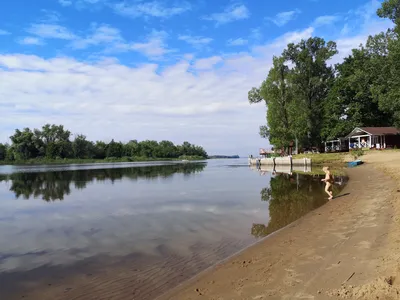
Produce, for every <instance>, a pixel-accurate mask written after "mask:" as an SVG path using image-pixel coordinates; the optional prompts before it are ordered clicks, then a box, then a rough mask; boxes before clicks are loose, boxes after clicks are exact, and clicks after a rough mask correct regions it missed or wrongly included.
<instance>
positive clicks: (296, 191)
mask: <svg viewBox="0 0 400 300" xmlns="http://www.w3.org/2000/svg"><path fill="white" fill-rule="evenodd" d="M322 178H323V176H322V175H321V176H319V175H303V174H296V173H293V174H292V175H289V174H278V175H275V176H273V177H271V181H270V187H269V188H263V189H262V190H261V200H262V201H269V217H270V219H269V222H268V225H265V224H253V226H252V228H251V234H252V235H253V236H255V237H265V236H267V235H269V234H270V233H272V232H274V231H276V230H278V229H281V228H283V227H285V226H286V225H288V224H290V223H292V222H294V221H295V220H297V219H299V218H300V217H302V216H304V215H305V214H306V213H308V212H310V211H311V210H313V209H316V208H318V207H320V206H321V205H323V204H324V203H326V202H327V201H328V200H327V196H326V194H325V192H324V187H325V186H324V183H323V182H321V179H322ZM346 182H347V178H346V177H344V176H335V184H334V186H333V193H334V195H338V193H340V191H341V190H342V189H343V187H344V185H345V183H346Z"/></svg>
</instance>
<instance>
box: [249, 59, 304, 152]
mask: <svg viewBox="0 0 400 300" xmlns="http://www.w3.org/2000/svg"><path fill="white" fill-rule="evenodd" d="M248 99H249V102H250V103H258V102H260V101H262V100H264V101H265V104H266V106H267V126H261V127H260V135H261V136H262V137H265V138H268V139H269V141H270V143H271V144H272V145H274V146H276V147H278V148H281V147H285V146H288V144H289V143H290V142H291V141H293V140H294V139H295V138H297V137H301V136H303V135H304V134H305V133H306V132H307V131H306V110H305V105H304V104H303V103H302V102H300V101H296V100H295V97H294V94H293V89H292V88H291V70H290V69H289V67H288V66H287V65H286V64H285V58H284V57H274V58H273V67H272V68H271V69H270V71H269V73H268V77H267V79H266V80H265V81H264V82H263V83H262V84H261V87H260V88H259V89H257V88H252V89H251V90H250V91H249V94H248Z"/></svg>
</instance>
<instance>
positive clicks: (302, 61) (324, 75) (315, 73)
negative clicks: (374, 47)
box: [283, 37, 337, 146]
mask: <svg viewBox="0 0 400 300" xmlns="http://www.w3.org/2000/svg"><path fill="white" fill-rule="evenodd" d="M336 53H337V50H336V44H335V43H334V42H332V41H330V42H328V43H326V42H325V40H324V39H322V38H319V37H313V38H309V39H308V40H302V41H301V42H300V43H298V44H293V43H291V44H289V45H288V46H287V49H285V50H284V51H283V56H284V57H285V58H286V59H287V60H288V61H289V62H290V63H291V64H293V68H292V70H291V89H292V92H293V95H294V97H295V98H296V101H297V102H299V103H303V105H305V107H306V113H307V116H306V119H307V138H306V144H307V146H316V145H319V144H320V142H321V134H320V133H321V128H322V123H323V113H322V112H323V110H322V108H323V101H324V100H325V98H326V96H327V95H328V92H329V89H330V87H331V86H332V84H333V81H334V70H333V68H332V67H331V66H330V65H329V64H328V60H330V59H331V58H332V57H333V56H334V55H335V54H336Z"/></svg>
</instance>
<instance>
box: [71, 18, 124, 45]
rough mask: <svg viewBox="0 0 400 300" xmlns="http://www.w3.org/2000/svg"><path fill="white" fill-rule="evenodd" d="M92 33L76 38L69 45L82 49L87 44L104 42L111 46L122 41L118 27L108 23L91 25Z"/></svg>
mask: <svg viewBox="0 0 400 300" xmlns="http://www.w3.org/2000/svg"><path fill="white" fill-rule="evenodd" d="M91 31H92V33H91V34H90V35H88V36H87V37H85V38H82V37H80V38H76V39H75V40H74V41H73V42H72V43H71V46H72V47H73V48H76V49H84V48H87V47H88V46H97V45H100V44H105V45H106V46H107V45H108V47H112V45H114V44H115V43H123V38H122V37H121V33H120V31H119V29H117V28H114V27H111V26H109V25H105V24H103V25H100V26H97V25H92V29H91Z"/></svg>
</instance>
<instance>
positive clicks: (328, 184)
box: [321, 167, 333, 200]
mask: <svg viewBox="0 0 400 300" xmlns="http://www.w3.org/2000/svg"><path fill="white" fill-rule="evenodd" d="M322 171H324V172H325V178H324V179H321V181H323V182H325V192H326V193H327V194H328V195H329V198H328V199H329V200H332V198H333V192H332V185H333V176H332V174H331V171H330V170H329V167H323V168H322Z"/></svg>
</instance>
